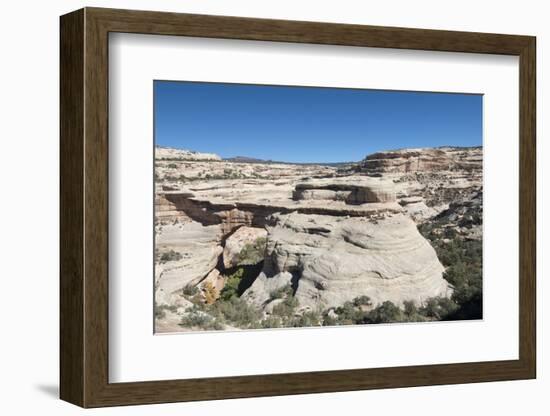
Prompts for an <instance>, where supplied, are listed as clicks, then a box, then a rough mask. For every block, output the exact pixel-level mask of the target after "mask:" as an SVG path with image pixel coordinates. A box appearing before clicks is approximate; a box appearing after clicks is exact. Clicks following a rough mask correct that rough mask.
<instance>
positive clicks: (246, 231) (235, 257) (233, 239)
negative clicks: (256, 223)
mask: <svg viewBox="0 0 550 416" xmlns="http://www.w3.org/2000/svg"><path fill="white" fill-rule="evenodd" d="M266 236H267V231H266V230H265V229H264V228H253V227H241V228H239V229H237V231H235V232H234V233H233V234H232V235H231V236H229V238H227V239H226V240H225V247H224V249H223V265H224V267H225V268H226V269H230V268H232V267H236V266H243V265H246V266H248V265H250V262H249V261H248V260H247V259H243V258H242V256H241V252H242V250H243V249H244V248H245V247H246V246H247V245H249V246H252V245H253V244H254V243H255V242H256V241H258V240H259V239H265V238H266ZM264 245H265V244H264Z"/></svg>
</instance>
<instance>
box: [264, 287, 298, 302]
mask: <svg viewBox="0 0 550 416" xmlns="http://www.w3.org/2000/svg"><path fill="white" fill-rule="evenodd" d="M292 292H293V290H292V286H290V285H285V286H281V287H280V288H278V289H275V290H272V291H271V293H270V294H269V299H270V301H273V300H275V299H283V298H284V297H287V296H292Z"/></svg>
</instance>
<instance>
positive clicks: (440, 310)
mask: <svg viewBox="0 0 550 416" xmlns="http://www.w3.org/2000/svg"><path fill="white" fill-rule="evenodd" d="M457 309H458V305H457V304H456V303H455V302H453V301H452V300H451V299H449V298H442V297H435V298H430V299H428V300H426V302H425V305H424V306H423V307H422V308H421V309H420V313H421V314H422V315H423V316H426V317H428V318H432V319H434V320H437V321H441V320H443V319H445V318H446V317H447V316H449V315H450V314H452V313H455V312H456V310H457Z"/></svg>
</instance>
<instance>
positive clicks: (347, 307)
mask: <svg viewBox="0 0 550 416" xmlns="http://www.w3.org/2000/svg"><path fill="white" fill-rule="evenodd" d="M334 312H335V313H336V315H338V324H340V325H352V324H357V323H362V322H363V320H364V316H365V313H364V312H363V311H362V310H361V309H360V308H359V307H357V306H355V304H354V302H344V304H343V305H342V306H339V307H337V308H336V309H334Z"/></svg>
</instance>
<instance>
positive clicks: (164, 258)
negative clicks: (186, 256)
mask: <svg viewBox="0 0 550 416" xmlns="http://www.w3.org/2000/svg"><path fill="white" fill-rule="evenodd" d="M182 258H183V256H182V255H181V253H178V252H177V251H174V250H170V251H167V252H164V253H162V255H161V256H160V262H161V263H166V262H169V261H177V260H181V259H182Z"/></svg>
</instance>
